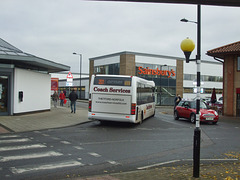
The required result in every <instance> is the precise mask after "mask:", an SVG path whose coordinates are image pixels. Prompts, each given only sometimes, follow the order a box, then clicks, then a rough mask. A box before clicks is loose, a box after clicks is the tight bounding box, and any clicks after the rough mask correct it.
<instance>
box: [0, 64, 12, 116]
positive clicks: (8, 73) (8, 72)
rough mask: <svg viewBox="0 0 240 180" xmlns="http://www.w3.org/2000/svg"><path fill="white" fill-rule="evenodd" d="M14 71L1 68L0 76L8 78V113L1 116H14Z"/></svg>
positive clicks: (0, 114)
mask: <svg viewBox="0 0 240 180" xmlns="http://www.w3.org/2000/svg"><path fill="white" fill-rule="evenodd" d="M13 70H14V69H13V68H2V67H1V66H0V76H7V77H8V92H7V93H8V97H7V101H8V103H7V112H2V113H0V116H7V115H13V85H14V83H13Z"/></svg>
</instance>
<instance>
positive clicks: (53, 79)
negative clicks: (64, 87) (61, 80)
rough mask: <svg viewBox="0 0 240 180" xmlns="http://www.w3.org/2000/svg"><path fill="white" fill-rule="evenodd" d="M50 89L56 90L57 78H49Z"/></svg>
mask: <svg viewBox="0 0 240 180" xmlns="http://www.w3.org/2000/svg"><path fill="white" fill-rule="evenodd" d="M51 90H52V91H57V90H58V78H51Z"/></svg>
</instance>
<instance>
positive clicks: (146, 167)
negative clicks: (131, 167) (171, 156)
mask: <svg viewBox="0 0 240 180" xmlns="http://www.w3.org/2000/svg"><path fill="white" fill-rule="evenodd" d="M179 161H180V160H173V161H167V162H162V163H157V164H152V165H149V166H143V167H139V168H137V169H138V170H143V169H148V168H152V167H155V166H162V165H165V164H170V163H175V162H179Z"/></svg>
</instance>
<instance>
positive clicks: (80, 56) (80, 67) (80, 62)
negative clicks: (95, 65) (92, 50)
mask: <svg viewBox="0 0 240 180" xmlns="http://www.w3.org/2000/svg"><path fill="white" fill-rule="evenodd" d="M73 54H74V55H79V75H80V78H79V79H80V83H79V87H80V95H79V99H81V92H82V88H81V86H82V85H81V82H82V77H81V75H82V54H78V53H75V52H74V53H73Z"/></svg>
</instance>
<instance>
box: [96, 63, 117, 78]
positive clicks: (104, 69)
mask: <svg viewBox="0 0 240 180" xmlns="http://www.w3.org/2000/svg"><path fill="white" fill-rule="evenodd" d="M119 69H120V64H119V63H116V64H108V65H102V66H96V67H94V73H95V74H113V75H114V74H115V75H117V74H119Z"/></svg>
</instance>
